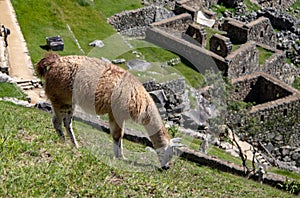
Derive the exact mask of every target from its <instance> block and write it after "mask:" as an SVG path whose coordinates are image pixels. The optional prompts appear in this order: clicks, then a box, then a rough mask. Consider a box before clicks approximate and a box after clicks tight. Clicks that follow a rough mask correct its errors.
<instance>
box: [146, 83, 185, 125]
mask: <svg viewBox="0 0 300 198" xmlns="http://www.w3.org/2000/svg"><path fill="white" fill-rule="evenodd" d="M143 85H144V87H145V89H146V90H147V91H148V92H149V93H150V95H151V96H152V98H153V100H154V102H155V104H156V105H157V107H158V109H159V112H160V114H161V116H162V118H163V119H165V120H168V121H173V122H175V123H177V124H180V121H181V113H182V112H183V111H187V110H188V109H189V100H188V96H187V93H186V83H185V79H184V78H178V79H175V80H171V81H167V82H163V83H156V82H155V80H152V81H148V82H144V83H143Z"/></svg>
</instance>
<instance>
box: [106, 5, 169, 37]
mask: <svg viewBox="0 0 300 198" xmlns="http://www.w3.org/2000/svg"><path fill="white" fill-rule="evenodd" d="M171 16H174V13H172V12H170V11H168V10H167V9H165V8H163V7H158V6H146V7H143V8H140V9H137V10H130V11H123V12H121V13H119V14H115V15H113V16H112V17H110V18H108V19H107V21H108V23H109V24H111V25H112V26H113V27H114V28H115V29H116V30H117V31H118V32H120V33H122V34H125V35H128V36H144V35H145V31H146V28H147V26H149V25H150V24H151V23H154V22H157V21H160V20H162V19H166V18H169V17H171Z"/></svg>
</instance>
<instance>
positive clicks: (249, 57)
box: [226, 42, 259, 78]
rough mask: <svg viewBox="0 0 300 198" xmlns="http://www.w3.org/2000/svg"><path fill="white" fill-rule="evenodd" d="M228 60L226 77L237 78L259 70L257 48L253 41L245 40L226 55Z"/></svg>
mask: <svg viewBox="0 0 300 198" xmlns="http://www.w3.org/2000/svg"><path fill="white" fill-rule="evenodd" d="M226 60H228V61H229V68H228V77H229V78H237V77H240V76H245V75H248V74H251V73H253V72H255V71H258V70H259V67H258V50H257V48H256V44H255V43H254V42H247V43H245V44H243V45H241V46H240V47H239V48H238V49H237V50H235V51H234V52H232V53H231V54H230V55H228V56H227V57H226Z"/></svg>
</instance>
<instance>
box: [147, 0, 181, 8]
mask: <svg viewBox="0 0 300 198" xmlns="http://www.w3.org/2000/svg"><path fill="white" fill-rule="evenodd" d="M143 2H144V5H145V6H148V5H151V4H152V5H155V6H161V7H166V8H168V9H170V10H174V8H175V2H176V0H144V1H143Z"/></svg>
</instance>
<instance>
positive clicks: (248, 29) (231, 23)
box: [222, 17, 276, 48]
mask: <svg viewBox="0 0 300 198" xmlns="http://www.w3.org/2000/svg"><path fill="white" fill-rule="evenodd" d="M222 30H223V31H226V32H227V36H228V37H229V38H230V39H231V42H232V43H234V44H243V43H246V42H247V41H250V40H252V41H255V42H257V43H258V44H264V45H268V46H270V47H271V48H276V35H275V32H274V29H273V27H272V25H271V23H270V21H269V19H268V18H265V17H260V18H258V19H257V20H255V21H252V22H250V23H248V24H244V23H242V22H240V21H237V20H235V19H232V18H227V19H225V20H224V22H223V23H222Z"/></svg>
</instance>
